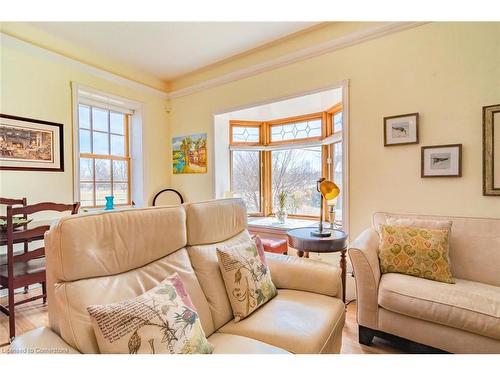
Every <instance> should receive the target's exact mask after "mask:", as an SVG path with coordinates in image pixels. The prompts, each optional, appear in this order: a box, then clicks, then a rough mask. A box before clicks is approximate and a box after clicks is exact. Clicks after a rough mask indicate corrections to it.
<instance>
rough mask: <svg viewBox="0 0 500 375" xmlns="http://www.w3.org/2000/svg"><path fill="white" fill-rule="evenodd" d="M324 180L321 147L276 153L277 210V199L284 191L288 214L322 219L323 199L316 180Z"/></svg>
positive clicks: (273, 167)
mask: <svg viewBox="0 0 500 375" xmlns="http://www.w3.org/2000/svg"><path fill="white" fill-rule="evenodd" d="M320 177H321V147H320V146H318V147H307V148H306V147H305V148H298V149H291V150H279V151H272V194H273V197H272V198H273V211H276V210H277V207H278V206H277V197H278V194H279V193H280V192H282V191H283V192H285V194H286V196H287V210H288V213H290V214H295V215H314V216H319V211H320V199H321V198H320V195H319V193H318V191H317V190H316V181H317V180H318V179H319V178H320Z"/></svg>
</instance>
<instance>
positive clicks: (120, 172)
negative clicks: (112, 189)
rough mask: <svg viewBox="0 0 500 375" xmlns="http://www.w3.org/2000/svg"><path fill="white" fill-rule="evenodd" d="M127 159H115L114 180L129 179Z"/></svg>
mask: <svg viewBox="0 0 500 375" xmlns="http://www.w3.org/2000/svg"><path fill="white" fill-rule="evenodd" d="M127 164H128V163H127V162H126V161H125V160H113V180H114V181H128V179H127V175H128V166H127Z"/></svg>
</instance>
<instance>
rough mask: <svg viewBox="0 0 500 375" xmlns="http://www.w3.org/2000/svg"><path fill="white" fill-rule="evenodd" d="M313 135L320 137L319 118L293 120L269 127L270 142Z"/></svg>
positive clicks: (311, 136)
mask: <svg viewBox="0 0 500 375" xmlns="http://www.w3.org/2000/svg"><path fill="white" fill-rule="evenodd" d="M313 137H321V120H320V119H317V120H310V121H301V122H293V123H290V124H283V125H273V126H272V127H271V142H280V141H290V140H295V139H304V138H313Z"/></svg>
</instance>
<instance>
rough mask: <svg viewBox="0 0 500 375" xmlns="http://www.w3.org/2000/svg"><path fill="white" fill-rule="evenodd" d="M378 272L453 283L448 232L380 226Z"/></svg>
mask: <svg viewBox="0 0 500 375" xmlns="http://www.w3.org/2000/svg"><path fill="white" fill-rule="evenodd" d="M380 231H381V237H380V245H379V259H380V271H381V272H382V273H388V272H397V273H404V274H407V275H411V276H417V277H423V278H425V279H430V280H436V281H442V282H445V283H450V284H454V283H455V282H454V281H453V277H452V275H451V271H450V259H449V256H448V250H449V233H450V232H449V230H444V229H426V228H418V227H400V226H392V225H381V226H380Z"/></svg>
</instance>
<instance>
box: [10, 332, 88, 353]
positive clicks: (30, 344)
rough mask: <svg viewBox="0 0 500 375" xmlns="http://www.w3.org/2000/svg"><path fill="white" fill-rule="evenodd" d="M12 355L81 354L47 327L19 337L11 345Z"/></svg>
mask: <svg viewBox="0 0 500 375" xmlns="http://www.w3.org/2000/svg"><path fill="white" fill-rule="evenodd" d="M9 350H10V353H12V354H79V353H80V352H78V351H77V350H75V349H74V348H73V347H71V346H69V345H68V344H67V343H66V341H64V340H63V339H62V338H61V337H59V336H58V335H57V334H56V333H55V332H54V331H52V330H50V329H49V328H47V327H40V328H36V329H34V330H32V331H29V332H27V333H25V334H24V335H21V336H18V337H16V338H15V339H14V341H12V343H11V344H10V349H9Z"/></svg>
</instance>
